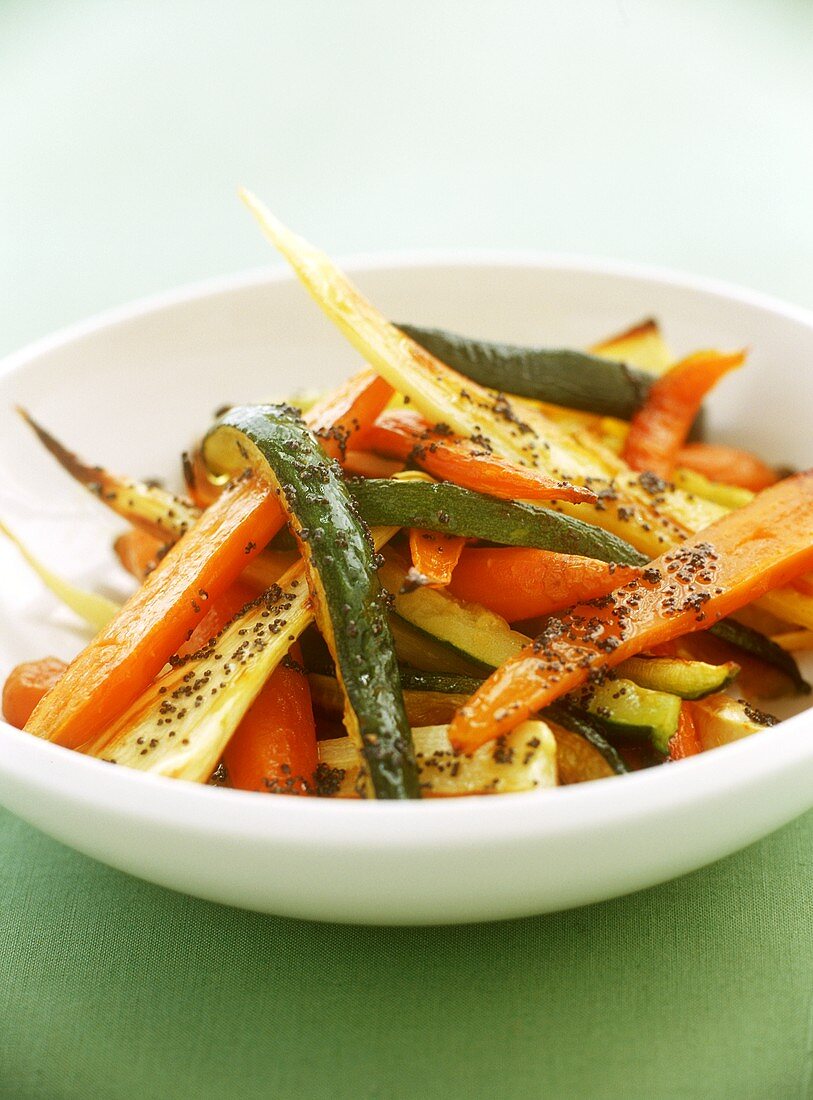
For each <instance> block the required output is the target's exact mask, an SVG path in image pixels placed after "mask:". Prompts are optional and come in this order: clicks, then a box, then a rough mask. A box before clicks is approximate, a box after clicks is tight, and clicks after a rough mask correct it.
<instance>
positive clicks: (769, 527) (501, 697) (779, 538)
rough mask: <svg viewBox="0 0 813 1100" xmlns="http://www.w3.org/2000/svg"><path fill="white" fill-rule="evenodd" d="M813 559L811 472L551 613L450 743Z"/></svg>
mask: <svg viewBox="0 0 813 1100" xmlns="http://www.w3.org/2000/svg"><path fill="white" fill-rule="evenodd" d="M811 565H813V470H809V471H807V472H806V473H803V474H796V475H795V476H794V477H789V478H786V479H785V480H784V481H780V482H779V483H778V484H777V485H774V486H772V487H771V488H770V489H765V491H764V492H762V493H761V494H760V495H759V496H758V497H756V498H755V499H754V500H753V501H752V502H751V503H750V504H747V505H746V506H745V507H744V508H741V509H739V510H738V511H736V512H731V513H729V514H728V515H726V516H724V517H723V518H722V519H719V520H718V521H717V522H716V523H713V524H712V525H711V526H710V527H708V528H707V529H706V530H705V531H701V532H700V533H699V534H697V535H693V536H692V537H691V538H689V539H687V540H686V542H684V543H683V544H681V545H680V546H678V547H675V548H673V549H672V550H670V551H668V552H667V553H666V554H664V555H662V556H661V557H660V558H657V559H656V560H655V561H653V562H652V563H651V564H650V565H649V566H647V567H646V568H645V569H644V570H643V571H642V574H641V577H640V579H638V578H635V579H633V580H631V581H629V582H628V583H627V584H625V585H623V586H622V587H621V588H618V589H616V591H615V592H613V593H611V594H609V595H607V596H605V597H604V598H603V599H601V600H596V601H594V602H593V603H592V604H580V605H579V606H577V607H575V608H574V609H573V610H572V611H570V612H568V613H566V614H564V615H563V616H561V618H557V619H553V620H552V621H551V622H550V623H549V624H548V627H547V628H546V630H545V631H544V632H543V633H542V634H541V635H540V636H539V637H538V638H537V639H536V640H535V641H534V642H532V643H531V644H530V645H528V646H526V647H525V649H523V650H522V652H521V653H519V654H518V655H517V656H516V657H514V658H512V659H511V660H509V661H507V662H506V663H505V664H504V665H503V666H502V667H501V668H499V669H497V671H496V672H495V673H494V674H493V675H492V676H491V677H490V678H489V679H488V680H487V681H486V682H485V684H483V686H482V687H481V688H479V689H478V691H477V692H475V694H474V695H473V696H472V698H471V699H470V700H469V701H468V702H467V703H466V704H465V705H464V706H462V707H461V708H460V709H459V710H458V712H457V713H456V715H455V717H454V719H453V721H452V723H451V726H450V731H449V736H450V739H451V741H452V744H453V745H454V746H455V748H457V749H462V750H463V751H465V752H473V751H474V750H475V749H477V748H479V747H480V745H482V744H485V742H487V741H491V740H493V739H494V738H496V737H499V736H501V735H502V734H503V733H507V732H508V730H510V729H513V728H514V726H516V725H517V724H518V723H519V722H522V721H523V720H524V719H525V718H527V717H528V716H529V715H530V714H532V713H533V712H535V711H537V710H540V709H541V708H543V707H545V706H547V705H548V704H549V703H552V702H553V701H554V700H555V699H558V698H559V697H560V696H561V695H564V694H566V693H567V692H569V691H572V690H573V689H574V688H577V687H580V686H581V685H582V684H583V683H585V681H586V680H588V678H589V677H590V675H591V673H592V672H593V671H594V670H599V669H602V668H608V667H613V666H614V665H617V664H619V663H620V662H621V661H623V660H625V659H626V658H627V657H632V656H634V655H635V654H636V653H640V652H641V651H642V650H645V649H648V648H650V647H651V646H655V645H660V644H661V643H663V642H667V641H669V640H670V639H672V638H677V637H680V636H681V635H682V634H687V633H690V632H692V631H697V630H703V629H705V628H707V627H709V626H711V625H712V624H713V623H715V622H717V621H719V620H720V619H722V618H724V617H725V616H726V615H729V614H730V613H731V612H733V611H737V610H738V609H739V608H741V607H743V606H744V605H745V604H747V603H750V602H751V601H752V600H754V599H757V598H758V597H759V596H762V595H763V594H764V593H765V592H768V591H769V590H770V589H772V588H776V587H778V586H780V585H783V584H786V583H787V582H788V581H790V580H792V579H793V578H794V577H795V576H798V575H799V573H802V572H804V571H805V570H807V569H809V568H810V567H811Z"/></svg>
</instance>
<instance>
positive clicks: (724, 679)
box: [616, 657, 740, 699]
mask: <svg viewBox="0 0 813 1100" xmlns="http://www.w3.org/2000/svg"><path fill="white" fill-rule="evenodd" d="M616 671H617V672H618V674H619V675H620V676H622V677H626V678H627V679H628V680H633V681H634V682H635V683H636V684H638V686H639V687H642V688H649V689H650V690H652V691H665V692H668V693H669V694H670V695H678V696H680V698H681V699H702V698H704V697H705V696H706V695H713V694H714V692H717V691H724V690H725V688H727V687H728V685H729V684H731V683H733V681H734V680H736V678H737V676H738V674H739V671H740V668H739V665H736V664H734V662H733V661H727V662H726V663H725V664H722V665H709V664H706V663H705V662H704V661H688V660H684V659H682V658H679V657H630V658H629V659H628V660H626V661H624V662H623V663H622V664H620V665H619V666H618V668H617V670H616Z"/></svg>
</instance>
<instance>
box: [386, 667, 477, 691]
mask: <svg viewBox="0 0 813 1100" xmlns="http://www.w3.org/2000/svg"><path fill="white" fill-rule="evenodd" d="M400 671H401V687H402V688H403V689H404V691H439V692H442V693H443V694H444V695H474V693H475V691H477V689H478V688H479V687H480V685H481V684H482V682H483V679H482V678H480V679H478V678H477V677H475V676H456V675H453V674H451V673H448V672H423V671H421V669H418V668H407V667H406V666H405V665H401V666H400Z"/></svg>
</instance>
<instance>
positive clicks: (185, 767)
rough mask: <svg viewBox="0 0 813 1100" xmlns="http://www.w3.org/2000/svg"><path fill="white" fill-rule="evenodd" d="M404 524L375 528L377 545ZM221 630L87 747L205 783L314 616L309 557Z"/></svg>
mask: <svg viewBox="0 0 813 1100" xmlns="http://www.w3.org/2000/svg"><path fill="white" fill-rule="evenodd" d="M397 530H398V528H397V527H382V528H376V529H374V530H373V532H372V534H373V539H374V541H375V543H376V547H377V548H380V547H381V546H383V545H384V544H385V543H386V542H387V541H388V540H389V539H390V538H392V536H393V535H394V534H395V533H396V531H397ZM278 588H279V592H277V590H276V588H272V589H269V593H275V592H276V596H270V595H269V593H266V598H265V599H262V598H260V599H259V600H258V601H256V602H255V603H253V604H250V605H249V606H248V608H246V609H244V612H243V613H242V614H241V615H240V616H239V617H238V618H237V619H236V620H235V621H234V622H233V623H231V625H229V626H228V627H226V629H225V630H224V631H223V632H222V633H221V634H220V635H219V636H218V638H217V639H216V641H215V643H214V644H213V645H210V646H207V647H204V649H203V650H201V652H200V653H199V654H197V655H196V654H193V655H192V656H190V657H188V658H187V659H186V660H185V661H183V663H181V664H180V665H178V666H177V667H175V668H170V669H169V671H167V672H165V673H164V674H163V675H161V676H159V677H158V678H157V679H156V680H155V681H154V682H153V683H152V684H151V685H150V687H149V688H148V689H147V690H146V691H145V692H144V693H143V694H142V695H141V697H140V698H139V699H137V700H136V702H135V703H134V704H133V705H132V706H131V707H130V709H129V710H128V711H127V712H126V713H125V714H124V715H123V716H122V717H121V718H120V719H119V720H118V721H117V722H115V723H114V725H113V726H112V727H111V728H110V729H107V730H105V732H104V733H103V734H102V735H101V736H100V737H99V738H97V739H96V741H94V742H93V743H91V744H90V745H88V746H85V748H84V749H83V750H82V751H83V752H85V753H87V754H88V755H90V756H98V757H100V758H101V759H103V760H108V761H110V762H112V763H115V764H123V765H125V766H127V767H130V768H137V769H138V770H139V771H146V772H151V773H153V774H155V775H165V776H170V777H173V778H176V779H188V780H191V781H192V782H196V783H205V782H206V780H207V779H208V778H209V776H210V775H211V774H212V771H213V770H214V768H215V767H216V765H217V762H218V761H219V759H220V757H221V756H222V754H223V750H224V749H225V747H226V745H227V744H228V743H229V740H230V739H231V737H232V735H233V734H234V731H235V730H236V729H237V727H238V725H239V724H240V722H241V720H242V718H243V715H244V714H245V713H246V711H247V710H248V708H249V707H250V706H251V704H252V703H253V702H254V700H255V699H256V697H257V695H258V694H259V692H260V690H261V688H262V686H263V684H264V683H265V682H266V680H267V679H268V677H269V676H270V675H271V673H272V672H273V671H274V669H275V668H276V667H277V665H278V664H279V663H280V661H281V660H282V658H283V657H284V656H285V654H286V653H287V652H288V650H289V649H290V647H291V645H292V643H293V642H294V641H295V640H296V639H297V638H298V637H299V636H300V634H301V633H302V632H303V630H304V629H305V628H306V627H307V626H308V624H309V623H311V622H312V621H313V608H312V605H311V598H310V593H309V591H308V583H307V577H306V573H305V566H304V563H302V562H298V563H297V564H296V565H294V566H292V567H291V568H290V569H289V570H288V571H287V572H286V573H285V574H284V575H283V576H282V577H281V578H280V580H279V582H278Z"/></svg>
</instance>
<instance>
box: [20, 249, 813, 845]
mask: <svg viewBox="0 0 813 1100" xmlns="http://www.w3.org/2000/svg"><path fill="white" fill-rule="evenodd" d="M339 263H340V264H341V265H342V267H343V269H344V270H347V271H348V272H350V273H351V274H353V275H361V276H364V275H365V274H367V273H374V272H382V271H383V272H386V271H398V270H404V269H409V268H418V269H420V268H440V267H460V268H467V267H469V268H470V267H492V268H497V269H518V268H519V269H523V268H526V269H536V270H545V271H574V272H579V273H584V274H596V275H599V276H604V277H610V278H615V279H623V280H630V281H645V282H654V283H656V284H660V285H665V286H672V287H677V288H680V289H683V290H688V291H694V292H697V293H699V294H702V295H705V296H711V297H717V298H722V299H726V300H728V301H733V302H738V303H741V304H743V305H746V306H748V307H751V308H756V309H758V310H762V311H764V312H766V313H770V314H773V315H774V316H779V317H781V318H783V319H785V320H788V321H791V322H795V323H797V324H801V325H803V326H804V327H806V328H809V329H811V330H812V331H813V311H811V310H807V309H805V308H803V307H800V306H795V305H791V304H789V303H786V302H784V301H782V300H781V299H779V298H775V297H772V296H771V295H768V294H764V293H762V292H760V291H755V290H749V289H747V288H744V287H740V286H737V285H735V284H731V283H728V282H725V281H722V280H718V279H714V278H709V277H706V276H699V275H691V274H686V273H682V272H678V271H673V270H671V269H668V268H663V267H657V266H650V265H644V264H638V263H634V262H628V261H619V260H609V259H599V258H592V257H585V256H578V255H573V254H568V253H551V252H537V251H529V250H518V251H515V250H488V249H486V250H482V249H478V250H455V249H428V250H399V251H388V252H381V253H363V254H355V255H350V256H346V257H340V258H339ZM295 281H296V279H295V276H294V275H293V274H292V273H291V272H290V271H289V270H288V269H287V268H285V267H283V266H275V267H262V268H256V269H251V270H248V271H243V272H237V273H234V274H230V275H224V276H218V277H215V278H212V279H206V280H202V281H197V282H194V283H190V284H185V285H183V286H181V287H178V288H173V289H170V290H166V291H163V292H159V293H157V294H152V295H148V296H145V297H142V298H139V299H136V300H135V301H132V302H128V303H126V304H124V305H120V306H116V307H113V308H112V309H108V310H104V311H102V312H100V313H97V314H95V315H93V316H91V317H89V318H87V319H86V320H82V321H79V322H76V323H74V324H71V325H68V326H66V327H63V328H61V329H59V330H58V331H56V332H54V333H52V334H50V335H47V336H44V337H42V338H40V339H38V340H35V341H33V342H31V343H29V344H27V345H26V346H24V347H23V348H21V349H20V350H19V351H16V352H12V353H11V354H10V355H7V356H5V357H4V358H3V359H2V360H1V361H0V377H3V376H5V375H7V374H11V373H13V372H16V371H17V370H19V369H21V368H23V367H24V366H26V365H28V364H30V363H32V362H34V361H36V360H37V359H39V358H40V357H42V356H44V355H47V354H48V353H50V352H53V351H56V350H58V349H60V348H62V347H65V346H67V345H69V344H71V343H74V342H76V341H79V340H81V339H83V338H85V337H88V336H91V335H94V334H96V333H99V332H101V331H103V330H105V329H110V328H115V327H117V326H119V325H122V324H126V323H128V322H130V321H136V320H138V319H139V318H141V317H144V316H147V315H149V314H155V313H160V312H164V311H170V310H172V309H174V308H176V307H178V306H182V305H184V304H186V303H190V302H195V301H200V300H205V299H211V298H217V297H221V296H228V295H230V294H235V293H239V292H240V291H243V290H247V289H254V288H259V287H262V286H265V285H269V286H271V285H275V284H277V283H293V282H295ZM810 724H811V712H810V711H806V712H802V713H800V714H798V715H796V716H794V717H792V718H789V719H786V720H785V721H784V722H782V724H781V725H780V726H779V727H778V728H776V729H771V730H770V731H766V732H765V733H758V734H755V735H753V736H751V737H749V738H745V739H743V740H741V741H738V742H735V743H734V744H730V745H726V746H723V747H722V748H720V749H715V750H712V751H710V752H706V753H703V754H701V755H699V756H696V757H692V758H690V759H687V760H683V761H680V767H679V768H675V767H674V766H673V765H671V764H667V765H666V766H665V767H658V768H652V769H647V770H645V771H640V772H635V773H631V774H629V775H625V776H619V777H616V779H615V781H614V782H612V783H602V782H600V781H593V782H590V783H581V784H575V785H572V786H566V787H557V788H552V789H546V790H545V792H544V797H540V794H539V792H534V791H530V792H523V793H517V794H512V795H511V796H510V797H498V798H495V797H493V796H488V795H474V796H468V797H466V798H454V799H426V800H423V801H419V802H376V801H375V800H370V801H364V800H338V799H337V800H330V799H304V798H268V797H258V795H257V794H256V793H254V792H249V791H235V790H230V789H223V788H215V787H212V786H209V785H205V784H197V783H191V782H188V781H185V780H177V779H170V778H167V777H164V776H155V775H149V774H145V773H142V772H138V771H136V770H133V769H128V768H123V767H122V768H118V767H114V766H112V765H110V764H107V763H105V762H104V761H101V760H97V759H93V758H91V757H87V756H83V755H82V754H81V753H77V752H74V751H72V750H70V749H65V748H62V747H61V746H58V745H53V744H51V743H50V742H46V741H42V740H39V739H37V738H34V737H31V735H29V734H25V733H23V732H21V731H19V730H16V729H14V728H13V727H11V726H9V725H8V724H7V723H5V722H2V721H0V729H1V730H2V736H1V737H0V772H4V773H5V774H6V775H7V776H10V777H11V779H12V781H13V780H14V778H15V776H18V777H19V778H20V780H21V781H22V782H25V783H26V784H27V785H29V786H30V784H31V782H32V775H33V777H34V779H33V781H34V783H35V784H36V785H38V786H39V787H41V788H42V789H43V790H46V789H52V790H56V791H57V792H58V793H61V794H62V795H64V796H65V797H66V798H67V799H68V800H70V801H73V802H75V803H77V804H79V803H81V802H83V801H87V800H88V799H90V801H92V802H93V803H94V804H95V805H96V806H97V808H107V809H109V810H110V811H111V812H115V813H116V814H117V815H118V816H124V817H127V818H128V819H129V820H131V821H133V822H142V823H146V822H148V821H150V820H153V819H155V817H156V815H158V816H159V817H160V818H161V819H163V820H164V821H165V822H168V821H172V822H175V823H177V824H179V825H180V824H181V823H183V824H184V825H185V826H186V827H187V828H192V829H193V830H194V831H195V832H196V833H197V835H199V836H201V837H205V836H213V835H215V834H216V835H224V834H225V835H229V836H233V837H235V838H248V837H254V838H256V837H263V838H271V837H274V836H280V837H284V839H285V843H286V845H287V846H293V847H302V848H306V847H310V846H311V845H312V844H314V843H318V844H319V845H320V846H321V847H322V848H325V849H328V850H338V849H341V848H344V847H346V846H347V845H348V844H349V843H350V844H352V845H353V847H354V848H356V849H364V850H380V849H387V850H391V849H393V848H399V847H402V848H414V847H415V846H416V845H418V846H419V847H424V848H428V847H434V846H435V845H436V844H437V843H438V837H439V836H442V838H443V846H444V847H451V848H454V847H458V846H465V847H470V846H471V845H472V844H475V845H476V844H482V843H484V842H489V841H491V842H494V841H496V840H498V839H511V838H513V839H519V838H520V837H522V838H523V839H533V840H540V839H543V838H544V837H550V836H553V835H555V836H557V837H559V836H562V835H564V834H568V833H572V834H576V833H579V832H582V831H584V830H585V828H589V827H590V826H591V825H593V826H595V825H598V824H600V823H604V824H607V825H609V824H610V823H612V824H622V823H623V822H625V821H631V820H634V819H636V818H639V817H642V816H647V815H648V814H650V813H654V812H657V811H658V810H659V809H664V808H665V805H666V804H668V805H669V807H670V808H673V809H674V808H677V807H683V808H686V807H691V806H692V805H695V804H700V803H702V802H705V801H707V800H708V799H709V798H715V797H720V796H722V795H723V794H725V793H726V792H727V791H730V790H732V789H734V788H737V789H742V788H746V789H747V788H748V787H751V786H753V787H755V788H758V787H761V786H762V785H763V784H764V783H765V782H767V781H768V780H769V779H770V778H771V777H776V776H777V775H779V774H780V773H783V772H786V771H788V770H791V769H793V768H794V767H796V766H797V765H798V764H799V763H800V762H803V761H809V760H810V759H811V758H813V738H809V739H806V738H805V737H804V736H800V735H801V734H803V732H804V731H803V728H802V727H804V726H808V727H809V726H810ZM88 768H90V769H91V772H87V771H86V769H88ZM371 813H373V814H375V815H376V829H375V830H371V829H370V828H369V824H370V817H369V815H370V814H371ZM405 825H408V828H405ZM439 829H442V832H441V833H439V831H438V830H439Z"/></svg>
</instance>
